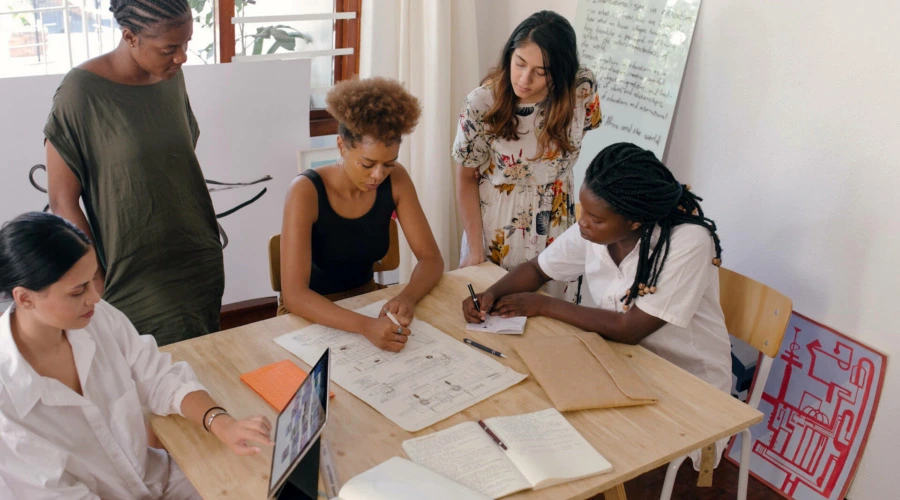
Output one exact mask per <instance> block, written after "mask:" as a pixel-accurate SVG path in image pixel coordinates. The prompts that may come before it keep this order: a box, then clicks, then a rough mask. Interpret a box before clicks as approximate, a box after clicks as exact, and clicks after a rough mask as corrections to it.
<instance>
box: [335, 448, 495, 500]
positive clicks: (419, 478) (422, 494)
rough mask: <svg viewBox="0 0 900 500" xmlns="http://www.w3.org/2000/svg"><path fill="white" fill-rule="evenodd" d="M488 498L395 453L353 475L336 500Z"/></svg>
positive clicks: (476, 499)
mask: <svg viewBox="0 0 900 500" xmlns="http://www.w3.org/2000/svg"><path fill="white" fill-rule="evenodd" d="M423 498H427V499H428V500H463V499H465V500H489V499H490V497H487V496H484V495H482V494H481V493H478V492H476V491H473V490H471V489H469V488H466V487H465V486H463V485H461V484H459V483H456V482H453V481H452V480H450V479H447V478H445V477H443V476H440V475H438V474H435V473H434V472H431V471H430V470H428V469H426V468H425V467H422V466H420V465H417V464H414V463H412V462H410V461H409V460H406V459H404V458H400V457H393V458H390V459H389V460H387V461H386V462H383V463H381V464H379V465H376V466H375V467H373V468H371V469H369V470H367V471H366V472H363V473H362V474H360V475H358V476H356V477H354V478H353V479H351V480H350V481H347V484H345V485H344V487H343V488H341V496H340V497H339V498H337V499H336V500H421V499H423Z"/></svg>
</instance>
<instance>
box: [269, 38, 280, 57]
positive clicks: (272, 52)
mask: <svg viewBox="0 0 900 500" xmlns="http://www.w3.org/2000/svg"><path fill="white" fill-rule="evenodd" d="M280 46H281V42H279V41H278V40H275V43H273V44H272V46H271V47H269V51H268V52H266V54H274V53H275V51H276V50H278V47H280Z"/></svg>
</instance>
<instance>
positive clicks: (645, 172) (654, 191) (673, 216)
mask: <svg viewBox="0 0 900 500" xmlns="http://www.w3.org/2000/svg"><path fill="white" fill-rule="evenodd" d="M584 185H585V186H586V187H587V188H588V189H589V190H590V191H591V193H592V194H593V195H594V196H596V197H597V198H600V199H602V200H603V201H605V202H606V203H608V204H609V206H610V207H612V209H613V211H615V212H616V213H617V214H619V215H621V216H622V217H625V218H626V219H627V220H630V221H634V222H640V223H641V240H640V242H639V245H640V250H639V252H640V253H639V254H638V266H637V272H636V273H635V276H634V282H632V284H631V288H630V289H629V290H628V292H627V293H626V294H625V296H623V297H620V300H621V301H622V302H624V303H625V309H626V310H627V309H628V306H629V305H630V304H631V303H632V302H633V301H634V300H636V299H637V298H638V297H640V296H642V295H645V294H646V293H654V292H656V282H657V280H658V279H659V275H660V273H662V269H663V266H664V265H665V263H666V257H667V256H668V255H669V240H670V238H671V236H672V228H673V227H675V226H678V225H681V224H695V225H697V226H701V227H704V228H706V229H707V230H708V231H709V234H710V236H712V239H713V243H714V244H715V246H716V256H715V258H714V259H713V261H712V263H711V264H712V265H715V266H718V265H720V264H721V263H722V245H721V244H720V243H719V235H718V234H716V223H715V222H713V221H712V219H709V218H707V217H706V216H705V215H703V209H702V208H701V207H700V202H701V201H703V198H700V197H699V196H697V195H695V194H694V193H692V192H691V190H690V189H691V187H690V186H688V185H687V184H681V183H680V182H678V181H677V180H675V176H674V175H672V172H671V171H670V170H669V169H668V168H667V167H666V166H665V165H664V164H663V163H662V162H661V161H659V160H658V159H657V158H656V155H654V154H653V153H652V152H651V151H647V150H646V149H643V148H641V147H639V146H635V145H634V144H630V143H627V142H620V143H618V144H613V145H611V146H607V147H606V148H604V149H603V151H600V153H598V154H597V156H596V157H595V158H594V159H593V160H592V161H591V164H590V165H589V166H588V169H587V173H586V174H585V178H584ZM657 225H658V226H659V228H660V235H659V240H658V241H657V243H656V246H655V247H654V248H653V252H652V253H651V252H650V238H651V237H652V236H653V228H654V227H655V226H657Z"/></svg>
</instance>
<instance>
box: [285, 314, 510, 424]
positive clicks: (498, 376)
mask: <svg viewBox="0 0 900 500" xmlns="http://www.w3.org/2000/svg"><path fill="white" fill-rule="evenodd" d="M383 305H384V301H379V302H375V303H372V304H369V305H368V306H366V307H363V308H361V309H358V310H357V311H356V312H358V313H360V314H365V315H367V316H372V317H375V316H377V315H378V312H379V311H380V310H381V307H382V306H383ZM410 331H411V332H412V335H411V336H410V337H409V340H408V341H407V343H406V347H405V348H404V349H403V350H402V351H400V352H398V353H392V352H387V351H382V350H381V349H379V348H378V347H375V346H374V345H372V343H371V342H369V340H368V339H366V338H365V337H363V336H362V335H357V334H355V333H348V332H345V331H342V330H337V329H334V328H328V327H325V326H322V325H312V326H308V327H306V328H303V329H300V330H297V331H295V332H292V333H288V334H286V335H282V336H280V337H278V338H276V339H275V342H276V343H277V344H278V345H280V346H281V347H283V348H285V349H286V350H288V351H289V352H291V353H292V354H294V355H295V356H297V357H298V358H300V359H302V360H303V361H304V362H306V363H307V364H312V363H315V361H316V360H317V359H319V356H321V354H322V352H323V351H324V350H325V348H326V347H331V354H332V357H333V359H332V368H331V370H332V371H331V379H332V380H333V381H334V382H335V383H337V384H338V385H340V386H341V387H343V388H344V389H346V390H347V391H349V392H350V393H351V394H353V395H354V396H356V397H358V398H359V399H361V400H363V401H365V402H366V403H367V404H368V405H370V406H371V407H372V408H375V409H376V410H378V411H379V412H380V413H381V414H382V415H384V416H385V417H387V418H388V419H390V420H391V421H392V422H394V423H395V424H397V425H399V426H400V427H401V428H403V429H404V430H406V431H409V432H415V431H418V430H421V429H424V428H425V427H428V426H429V425H432V424H435V423H437V422H440V421H441V420H444V419H445V418H447V417H450V416H452V415H455V414H456V413H458V412H460V411H462V410H464V409H466V408H468V407H470V406H472V405H474V404H475V403H478V402H479V401H482V400H485V399H487V398H489V397H490V396H493V395H494V394H497V393H498V392H500V391H503V390H504V389H507V388H509V387H512V386H513V385H515V384H517V383H519V382H521V381H522V380H524V379H525V375H524V374H521V373H519V372H516V371H514V370H512V369H511V368H508V367H506V366H504V365H502V364H500V363H499V362H497V361H495V360H494V359H492V358H491V357H490V356H489V355H487V354H485V353H483V352H481V351H478V350H476V349H472V348H471V347H468V346H466V345H465V344H463V343H462V342H460V341H458V340H456V339H454V338H453V337H451V336H449V335H447V334H445V333H444V332H442V331H440V330H438V329H437V328H435V327H434V326H432V325H430V324H428V323H426V322H424V321H421V320H419V319H413V322H412V324H411V325H410Z"/></svg>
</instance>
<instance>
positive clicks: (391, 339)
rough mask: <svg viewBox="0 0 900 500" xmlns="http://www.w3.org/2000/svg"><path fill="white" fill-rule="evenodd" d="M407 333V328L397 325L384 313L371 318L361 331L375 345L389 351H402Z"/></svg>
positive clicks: (408, 332)
mask: <svg viewBox="0 0 900 500" xmlns="http://www.w3.org/2000/svg"><path fill="white" fill-rule="evenodd" d="M385 314H387V313H386V312H385ZM398 320H399V318H398ZM409 334H410V331H409V328H405V327H403V326H398V325H397V324H395V323H394V322H393V321H392V320H391V318H389V317H387V316H386V315H385V316H380V317H378V318H372V319H371V322H370V323H369V327H368V328H366V330H365V331H364V332H363V335H364V336H365V337H366V338H367V339H369V342H371V343H372V344H373V345H374V346H375V347H377V348H379V349H381V350H384V351H391V352H400V351H402V350H403V348H404V347H406V340H407V338H408V337H409Z"/></svg>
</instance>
